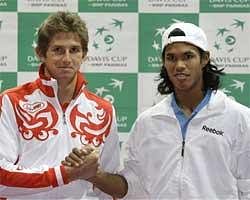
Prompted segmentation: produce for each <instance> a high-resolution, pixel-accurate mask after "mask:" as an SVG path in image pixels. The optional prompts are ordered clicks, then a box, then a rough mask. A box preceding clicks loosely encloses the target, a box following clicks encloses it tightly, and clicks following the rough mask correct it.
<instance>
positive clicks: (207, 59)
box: [201, 51, 210, 68]
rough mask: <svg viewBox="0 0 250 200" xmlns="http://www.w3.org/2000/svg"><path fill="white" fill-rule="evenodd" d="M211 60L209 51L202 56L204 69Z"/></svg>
mask: <svg viewBox="0 0 250 200" xmlns="http://www.w3.org/2000/svg"><path fill="white" fill-rule="evenodd" d="M209 60H210V53H209V52H208V51H205V52H204V53H203V54H202V57H201V66H202V68H204V67H205V66H206V65H207V63H208V62H209Z"/></svg>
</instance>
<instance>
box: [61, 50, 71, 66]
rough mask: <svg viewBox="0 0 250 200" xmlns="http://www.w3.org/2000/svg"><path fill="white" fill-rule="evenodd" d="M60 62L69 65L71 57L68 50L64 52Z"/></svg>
mask: <svg viewBox="0 0 250 200" xmlns="http://www.w3.org/2000/svg"><path fill="white" fill-rule="evenodd" d="M62 61H63V62H65V63H69V62H70V61H71V55H70V51H69V50H68V49H67V50H65V52H64V54H63V57H62Z"/></svg>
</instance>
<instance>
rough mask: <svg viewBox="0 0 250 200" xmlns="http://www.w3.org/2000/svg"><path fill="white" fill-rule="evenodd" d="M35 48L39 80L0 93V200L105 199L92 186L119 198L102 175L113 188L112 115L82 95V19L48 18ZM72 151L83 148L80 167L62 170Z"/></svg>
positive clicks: (115, 141) (105, 106)
mask: <svg viewBox="0 0 250 200" xmlns="http://www.w3.org/2000/svg"><path fill="white" fill-rule="evenodd" d="M37 43H38V46H37V47H36V54H37V56H38V58H39V59H40V61H41V63H42V64H41V66H40V69H39V78H38V79H37V80H36V81H34V82H30V83H27V84H24V85H22V86H19V87H16V88H13V89H9V90H7V91H5V92H3V93H2V94H1V95H0V198H7V199H95V198H97V196H99V197H101V198H103V199H104V198H105V199H109V198H111V196H108V195H105V194H104V193H102V192H101V191H100V190H98V189H97V190H98V191H97V192H96V193H97V195H96V194H95V193H94V192H93V188H96V187H97V188H100V189H101V190H103V191H104V192H107V193H109V194H110V195H112V196H113V197H119V195H118V196H117V195H116V193H114V191H117V190H118V192H119V185H115V184H114V186H112V188H111V191H112V192H109V191H110V188H105V182H104V183H102V177H103V176H110V177H111V178H112V179H113V177H114V183H115V177H116V175H111V174H109V173H115V172H116V170H117V168H118V167H119V160H120V158H119V138H118V134H117V125H116V118H115V111H114V108H113V106H112V105H111V104H110V103H109V102H108V101H106V100H104V99H102V98H100V97H98V96H96V95H95V94H93V93H91V92H89V91H88V90H87V88H86V81H85V79H84V77H83V76H82V75H81V73H80V72H79V69H80V66H81V64H82V62H83V60H84V58H85V57H86V54H87V51H88V48H87V46H88V31H87V28H86V25H85V22H84V21H83V20H82V19H81V18H80V17H79V16H78V15H77V14H72V13H69V12H57V13H54V14H51V15H50V16H49V17H48V18H47V19H46V20H45V21H44V22H43V23H42V24H41V26H40V28H39V31H38V41H37ZM89 145H91V146H92V147H90V146H89ZM84 146H87V147H86V148H84ZM73 148H82V151H83V152H85V160H84V163H85V164H83V165H81V166H79V167H70V166H63V165H62V164H61V161H62V160H64V158H65V157H66V156H67V155H69V154H70V152H71V151H72V149H73ZM96 149H98V151H96ZM98 152H99V153H98ZM124 184H126V183H125V182H124ZM93 185H94V186H95V187H93ZM109 187H110V185H109ZM116 187H118V188H116Z"/></svg>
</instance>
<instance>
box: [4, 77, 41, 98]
mask: <svg viewBox="0 0 250 200" xmlns="http://www.w3.org/2000/svg"><path fill="white" fill-rule="evenodd" d="M37 88H38V86H37V84H36V82H35V81H34V82H28V83H25V84H23V85H19V86H17V87H14V88H10V89H7V90H5V91H3V92H2V94H1V96H4V95H7V96H8V97H10V98H15V97H17V98H21V97H23V96H25V95H28V94H31V93H32V92H34V90H35V89H37Z"/></svg>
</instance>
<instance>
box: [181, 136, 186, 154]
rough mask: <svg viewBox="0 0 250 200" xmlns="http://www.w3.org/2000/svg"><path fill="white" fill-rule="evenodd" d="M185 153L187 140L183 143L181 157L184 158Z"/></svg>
mask: <svg viewBox="0 0 250 200" xmlns="http://www.w3.org/2000/svg"><path fill="white" fill-rule="evenodd" d="M184 151H185V140H183V141H182V147H181V157H184Z"/></svg>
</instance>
